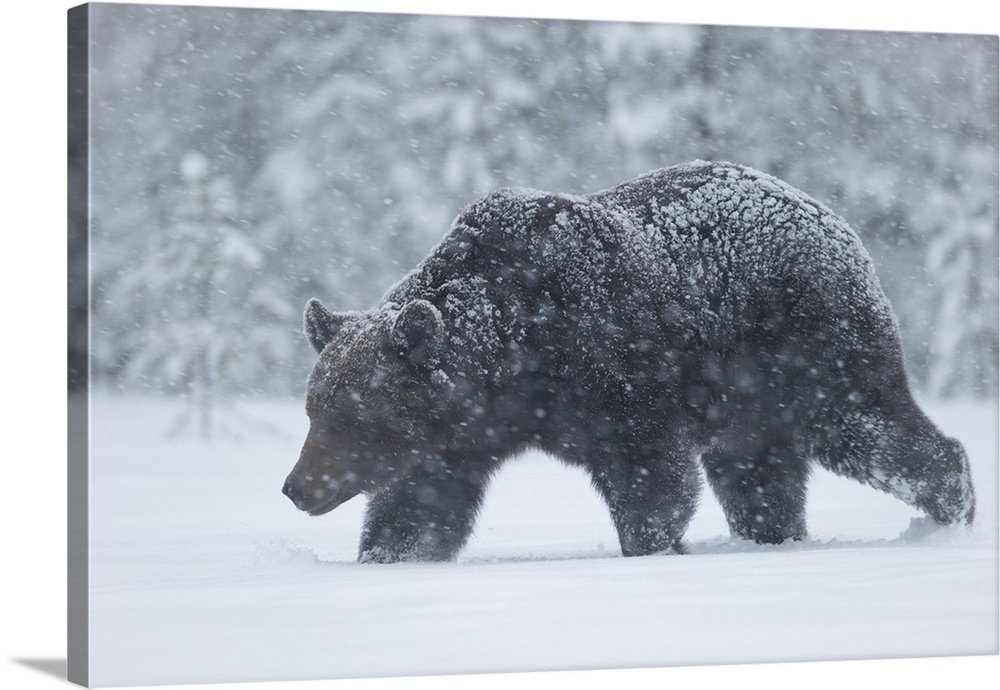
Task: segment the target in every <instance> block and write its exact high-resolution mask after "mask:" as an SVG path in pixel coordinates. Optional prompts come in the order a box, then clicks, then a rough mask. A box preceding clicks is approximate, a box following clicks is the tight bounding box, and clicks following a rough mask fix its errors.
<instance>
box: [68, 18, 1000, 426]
mask: <svg viewBox="0 0 1000 690" xmlns="http://www.w3.org/2000/svg"><path fill="white" fill-rule="evenodd" d="M91 41H92V44H91V45H92V50H91V57H90V60H91V63H90V67H91V79H90V89H91V101H90V115H91V132H90V135H91V156H92V158H91V166H92V168H91V190H92V203H91V223H92V235H91V272H92V274H91V283H92V296H91V300H92V303H91V309H92V316H93V326H92V332H91V354H92V364H91V366H92V369H91V377H92V380H93V382H94V383H95V384H96V385H99V386H104V387H111V388H115V389H128V390H149V391H158V392H168V393H174V394H177V395H179V396H184V397H185V399H187V400H189V401H191V402H192V404H194V405H197V406H200V408H201V410H202V411H203V412H206V413H207V412H208V411H209V409H210V408H211V407H212V406H214V405H216V403H217V402H218V401H220V400H231V399H237V398H240V397H244V396H259V395H300V394H301V393H302V389H303V381H304V378H305V376H306V374H307V373H308V370H309V367H310V365H311V361H312V354H311V352H310V351H309V349H308V348H307V347H306V346H305V344H304V341H303V339H302V337H301V335H300V314H301V308H302V306H303V304H304V303H305V301H306V300H307V299H308V298H309V297H313V296H316V297H320V298H321V299H323V300H324V302H326V303H327V304H328V305H329V306H331V307H333V308H337V309H362V308H366V307H368V306H371V305H372V304H374V302H376V301H377V299H378V298H379V297H380V296H381V295H382V293H383V292H385V290H386V289H388V288H389V286H390V285H391V284H392V283H394V282H395V281H396V280H398V279H399V278H401V277H402V276H403V275H404V274H405V273H406V272H407V271H408V270H410V269H411V268H412V267H413V266H415V265H416V263H417V262H418V261H419V260H420V259H421V258H422V257H423V256H424V255H425V254H426V253H427V252H428V250H429V249H430V248H431V247H432V246H433V245H434V244H435V243H436V242H437V241H438V240H439V239H440V237H441V236H442V235H443V233H444V232H445V231H446V230H447V228H448V226H449V224H450V221H451V219H452V218H453V217H454V216H455V215H456V213H457V212H458V211H459V210H460V209H461V208H462V207H463V206H464V205H465V204H467V203H469V202H470V201H472V200H473V199H475V198H476V197H477V196H479V195H481V194H483V193H485V192H487V191H490V190H492V189H495V188H497V187H501V186H507V185H518V186H530V187H537V188H542V189H548V190H557V191H563V192H571V193H587V192H592V191H596V190H599V189H603V188H607V187H610V186H612V185H614V184H616V183H618V182H620V181H622V180H625V179H628V178H631V177H634V176H636V175H639V174H641V173H643V172H646V171H648V170H650V169H653V168H657V167H661V166H665V165H671V164H675V163H681V162H685V161H688V160H692V159H696V158H701V159H725V160H730V161H734V162H739V163H745V164H749V165H752V166H754V167H757V168H759V169H761V170H764V171H766V172H769V173H771V174H774V175H776V176H778V177H780V178H782V179H785V180H787V181H788V182H789V183H791V184H792V185H794V186H796V187H798V188H800V189H802V190H804V191H806V192H807V193H808V194H810V195H812V196H814V197H816V198H818V199H820V200H821V201H823V202H825V203H826V204H828V205H829V206H831V207H832V208H833V209H834V210H835V211H836V212H838V213H839V214H841V215H843V216H844V217H846V218H847V220H848V221H849V222H850V223H851V225H852V226H853V227H854V228H855V229H856V230H857V231H858V232H859V234H860V235H861V236H862V239H863V241H864V243H865V245H866V246H867V248H868V250H869V252H870V253H871V254H872V256H873V258H874V259H875V262H876V264H877V268H878V272H879V275H880V278H881V280H882V282H883V286H884V288H885V290H886V292H887V293H888V294H889V297H890V299H891V300H892V302H893V304H894V306H895V308H896V310H897V314H898V316H899V318H900V322H901V326H902V331H903V339H904V346H905V348H906V352H907V356H908V358H909V362H908V364H909V368H910V374H911V379H912V380H913V382H914V385H915V387H916V388H917V389H918V392H919V393H921V394H922V395H925V396H935V397H951V398H959V397H961V398H968V397H995V396H996V395H997V385H998V384H997V381H998V378H997V359H998V325H997V312H998V301H997V294H998V293H997V289H998V285H997V282H998V265H997V261H998V259H997V257H998V231H997V223H998V217H997V190H998V170H997V160H998V144H997V137H998V132H997V112H998V92H997V62H998V56H997V40H996V37H986V36H970V35H930V34H921V35H913V34H897V33H885V32H857V31H829V30H793V29H767V28H759V29H758V28H734V27H708V26H688V25H658V24H637V23H607V22H600V23H598V22H581V21H542V20H529V19H484V18H458V17H432V16H402V15H384V14H351V13H334V12H288V11H274V10H271V11H269V10H242V9H225V8H219V9H213V8H191V7H187V8H185V7H167V6H142V5H135V6H130V5H100V4H98V5H92V6H91ZM72 144H73V142H71V146H72ZM77 250H78V251H85V248H84V247H83V246H82V245H81V246H79V247H78V248H77ZM85 337H86V334H85V333H82V332H78V333H71V348H70V349H71V353H70V359H71V365H70V366H71V370H72V369H73V367H74V366H79V360H76V364H75V365H74V352H83V351H84V347H83V342H84V341H82V338H85Z"/></svg>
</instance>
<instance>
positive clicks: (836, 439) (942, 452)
mask: <svg viewBox="0 0 1000 690" xmlns="http://www.w3.org/2000/svg"><path fill="white" fill-rule="evenodd" d="M818 451H819V452H818V453H817V459H818V460H819V462H820V464H821V465H822V466H823V467H826V468H827V469H829V470H831V471H833V472H835V473H837V474H840V475H843V476H846V477H851V478H853V479H856V480H858V481H860V482H863V483H865V484H868V485H869V486H872V487H874V488H876V489H879V490H881V491H885V492H886V493H889V494H891V495H892V496H895V497H896V498H898V499H899V500H901V501H903V502H904V503H907V504H909V505H911V506H913V507H915V508H917V509H919V510H922V511H923V512H925V513H926V514H927V515H928V516H930V517H931V518H932V519H933V520H934V521H935V522H937V523H939V524H942V525H950V524H956V523H960V522H965V523H969V524H971V523H972V520H973V517H974V516H975V507H976V501H975V492H974V490H973V486H972V473H971V470H970V466H969V460H968V457H967V456H966V454H965V449H964V448H963V447H962V444H961V443H959V442H958V441H956V440H955V439H951V438H948V437H946V436H945V435H944V434H942V433H941V432H940V431H939V430H938V429H937V427H935V426H934V424H933V423H932V422H931V421H930V420H929V419H928V418H927V417H926V416H925V415H924V413H923V412H922V411H921V410H920V409H919V408H918V407H917V406H916V404H915V403H913V402H912V401H911V400H908V399H904V400H903V401H902V402H899V401H897V402H896V403H895V404H894V405H888V404H883V405H881V406H878V405H868V406H856V407H854V408H853V409H849V410H848V411H846V412H845V413H843V414H842V416H841V417H840V419H839V420H838V423H837V424H836V425H831V427H830V428H828V429H827V430H826V438H825V441H824V443H823V444H821V446H820V448H819V449H818Z"/></svg>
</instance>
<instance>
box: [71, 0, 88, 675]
mask: <svg viewBox="0 0 1000 690" xmlns="http://www.w3.org/2000/svg"><path fill="white" fill-rule="evenodd" d="M89 20H90V8H89V6H88V5H79V6H77V7H73V8H71V9H69V10H68V11H67V41H66V46H67V51H66V52H67V103H68V105H67V120H66V124H67V240H68V247H67V249H68V252H67V255H68V260H67V281H66V282H67V313H68V317H67V321H68V323H67V559H66V560H67V640H66V651H67V662H66V677H67V680H68V681H70V682H71V683H76V684H78V685H82V686H85V687H86V686H87V685H88V682H89V641H88V638H89V634H88V633H89V596H88V593H89V567H88V563H89V521H88V518H89V481H88V479H89V455H88V447H89V442H88V428H89V401H90V396H89V387H90V372H89V364H90V351H89V348H90V338H89V324H90V308H89V305H90V299H89V296H90V289H89V274H90V271H89V268H90V267H89V256H90V251H89V249H90V247H89V245H90V232H89V230H90V228H89V225H90V223H89V217H90V213H89V198H90V189H89V168H90V165H89V163H90V137H89V125H90V117H89V115H90V113H89V103H88V102H89V66H90V60H89V45H90V21H89Z"/></svg>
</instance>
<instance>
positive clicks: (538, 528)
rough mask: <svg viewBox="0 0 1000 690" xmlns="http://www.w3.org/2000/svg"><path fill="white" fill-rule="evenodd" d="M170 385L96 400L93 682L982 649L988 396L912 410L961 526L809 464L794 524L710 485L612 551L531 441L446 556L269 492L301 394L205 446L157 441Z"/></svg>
mask: <svg viewBox="0 0 1000 690" xmlns="http://www.w3.org/2000/svg"><path fill="white" fill-rule="evenodd" d="M175 404H176V403H170V402H165V401H162V400H155V399H145V398H133V397H127V398H121V397H114V396H109V395H97V396H95V399H94V402H93V406H92V416H91V419H92V432H91V494H90V497H91V551H90V553H91V599H90V604H91V613H90V644H91V647H90V649H91V663H90V672H91V683H92V684H93V685H95V686H111V685H140V684H149V683H168V684H178V683H208V682H239V681H251V680H284V679H319V678H336V677H359V676H391V675H420V674H450V673H473V672H504V671H515V670H547V669H551V670H560V669H598V668H624V667H648V666H666V665H692V664H714V663H739V662H758V661H801V660H831V659H865V658H879V657H913V656H926V655H933V656H944V655H981V654H996V653H997V651H998V639H997V611H998V602H997V581H998V573H997V489H996V487H997V407H996V405H993V404H987V405H984V404H952V405H947V406H940V405H938V406H930V407H929V408H928V411H929V413H930V414H931V415H932V417H934V418H935V420H936V421H937V422H938V423H939V424H940V425H941V426H942V427H943V428H944V430H945V431H946V432H948V433H950V434H952V435H955V436H957V437H958V438H960V439H961V440H962V441H963V442H964V443H965V445H966V448H967V450H968V451H969V455H970V457H971V460H972V466H973V473H974V479H975V481H976V487H977V491H978V514H977V521H976V524H975V526H974V527H973V528H972V529H971V530H967V529H965V528H954V529H936V530H935V529H927V526H926V523H925V522H924V521H923V520H922V519H921V517H920V516H919V514H918V513H917V512H916V511H914V510H912V509H910V508H908V507H907V506H905V505H903V504H901V503H899V502H898V501H896V500H895V499H893V498H891V497H889V496H886V495H882V494H878V493H876V492H875V491H873V490H871V489H868V488H866V487H862V486H860V485H857V484H855V483H852V482H849V481H847V480H844V479H841V478H838V477H835V476H833V475H831V474H829V473H826V472H823V471H822V470H817V471H816V473H815V474H814V476H813V480H812V483H811V488H810V502H809V514H808V518H809V528H810V532H811V535H812V538H811V539H810V540H809V541H807V542H803V543H796V544H789V545H781V546H777V547H761V546H756V545H752V544H748V543H745V542H739V541H734V540H731V539H730V538H729V537H728V532H727V529H726V525H725V521H724V519H723V516H722V512H721V510H720V509H719V507H718V504H717V503H716V502H715V499H714V497H712V496H711V494H710V492H709V491H708V489H707V487H706V488H705V493H704V494H703V500H702V505H701V508H700V510H699V512H698V514H697V516H696V518H695V520H694V522H693V523H692V525H691V528H690V530H689V533H688V538H689V543H690V551H691V553H690V554H688V555H685V556H673V557H648V558H638V559H624V558H621V557H620V552H619V549H618V544H617V539H616V537H615V534H614V530H613V528H612V526H611V522H610V519H609V517H608V516H607V512H606V510H605V508H604V507H603V505H602V504H601V502H600V500H599V499H598V498H597V496H596V494H595V493H594V491H593V489H591V487H590V485H589V483H588V481H587V480H586V478H585V477H584V475H583V474H582V473H581V472H579V471H577V470H573V469H570V468H567V467H565V466H563V465H561V464H559V463H558V462H556V461H554V460H551V459H549V458H546V457H544V456H541V455H528V456H525V457H523V458H520V459H517V460H515V461H513V462H511V463H510V464H509V466H508V467H506V468H505V469H504V470H503V471H502V472H501V473H500V474H499V475H498V477H497V478H496V481H495V483H494V485H493V487H492V491H491V493H490V494H489V496H488V498H487V502H486V506H485V509H484V511H483V513H482V515H481V518H480V521H479V523H478V528H477V531H476V534H475V536H474V538H473V540H472V541H471V543H470V544H469V546H468V547H467V548H466V549H465V551H464V552H463V553H462V555H461V557H460V559H459V560H458V562H456V563H441V564H398V565H389V566H385V565H359V564H357V563H355V562H354V559H355V554H356V547H357V540H358V535H359V530H360V524H361V515H362V511H363V507H364V505H363V501H364V499H363V498H356V499H353V500H352V501H350V502H348V503H347V504H345V505H344V506H342V507H340V508H338V509H337V510H335V511H334V512H333V513H331V514H329V515H326V516H323V517H321V518H310V517H308V516H306V515H305V514H302V513H299V512H298V511H296V510H295V509H294V508H293V506H292V505H291V503H290V502H289V501H288V500H287V499H286V498H285V497H284V496H283V495H282V494H281V485H282V482H283V481H284V478H285V475H286V474H287V472H288V471H289V470H290V469H291V466H292V464H293V463H294V461H295V459H296V457H297V454H298V449H299V445H300V443H301V440H302V438H303V437H304V434H305V431H306V428H307V420H306V418H305V414H304V412H303V410H302V405H301V404H300V403H298V402H295V401H292V402H269V403H257V404H255V405H254V406H253V407H251V408H248V412H250V413H251V414H253V415H256V416H257V417H258V418H260V419H266V420H267V422H268V424H267V425H264V424H260V425H255V426H254V425H252V426H251V427H250V428H249V429H248V431H247V432H246V433H245V434H244V437H243V438H242V439H241V440H238V441H237V440H223V441H216V442H214V443H211V444H206V443H202V442H200V441H195V440H177V441H166V440H165V439H164V436H163V434H164V431H165V430H167V429H169V428H170V426H171V423H172V418H173V415H175V414H176V411H177V410H176V407H175V406H174V405H175ZM265 426H273V427H274V428H273V429H272V430H265V429H264V427H265Z"/></svg>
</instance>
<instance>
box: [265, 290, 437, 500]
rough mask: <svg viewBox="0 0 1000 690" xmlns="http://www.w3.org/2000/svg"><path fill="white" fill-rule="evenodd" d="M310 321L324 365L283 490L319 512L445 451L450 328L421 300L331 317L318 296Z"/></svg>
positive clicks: (319, 366)
mask: <svg viewBox="0 0 1000 690" xmlns="http://www.w3.org/2000/svg"><path fill="white" fill-rule="evenodd" d="M304 322H305V334H306V337H307V338H308V340H309V342H310V344H311V345H312V347H313V349H315V350H316V352H317V353H318V354H319V359H318V361H317V362H316V365H315V366H314V368H313V371H312V374H311V375H310V377H309V383H308V389H307V394H306V413H307V414H308V416H309V422H310V427H309V433H308V435H307V436H306V440H305V443H304V444H303V446H302V451H301V454H300V456H299V460H298V462H297V463H296V465H295V467H294V468H293V469H292V472H291V474H289V475H288V478H287V480H286V481H285V486H284V493H285V495H287V496H288V497H289V498H290V499H291V500H292V501H293V502H294V503H295V505H296V507H297V508H299V509H300V510H303V511H306V512H308V513H309V514H310V515H322V514H324V513H327V512H329V511H331V510H333V509H334V508H336V507H337V506H339V505H340V504H342V503H343V502H345V501H347V500H348V499H350V498H352V497H354V496H356V495H358V494H359V493H366V494H371V493H374V492H377V491H379V490H380V489H383V488H385V487H386V486H387V485H388V484H390V483H391V482H392V481H393V480H395V479H397V478H399V477H400V476H402V475H403V474H405V473H406V471H407V470H409V469H410V468H412V467H413V466H414V465H415V464H416V463H417V462H419V461H421V460H422V459H424V458H426V457H428V456H431V455H433V454H435V453H436V452H439V451H440V445H441V443H442V438H441V436H440V435H439V433H438V432H437V427H438V426H439V425H440V421H439V420H440V419H441V417H442V415H443V414H444V410H443V409H442V406H443V405H444V404H445V401H446V399H447V397H448V396H447V395H443V394H442V393H444V392H445V391H446V389H447V382H448V379H447V376H446V375H445V374H444V373H443V372H442V371H440V369H439V368H438V365H439V361H440V357H441V355H442V352H443V347H444V339H445V326H444V322H443V321H442V318H441V314H440V312H439V311H438V309H437V308H436V307H435V306H434V305H432V304H431V303H430V302H427V301H425V300H414V301H411V302H409V303H408V304H406V305H404V306H402V307H401V308H399V309H398V310H396V309H379V310H377V311H373V312H351V313H334V312H331V311H329V310H327V309H326V308H325V307H324V306H323V305H322V304H320V302H319V301H318V300H315V299H313V300H310V301H309V303H308V304H307V305H306V309H305V316H304Z"/></svg>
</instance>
